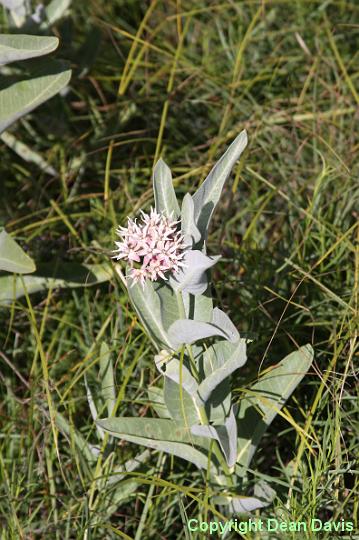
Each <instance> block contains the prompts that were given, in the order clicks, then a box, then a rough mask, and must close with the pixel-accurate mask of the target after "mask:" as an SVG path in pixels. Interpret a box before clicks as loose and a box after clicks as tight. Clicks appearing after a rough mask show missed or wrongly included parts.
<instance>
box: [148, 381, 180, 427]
mask: <svg viewBox="0 0 359 540" xmlns="http://www.w3.org/2000/svg"><path fill="white" fill-rule="evenodd" d="M147 395H148V399H149V401H150V403H149V405H151V407H153V409H154V410H155V412H156V414H157V415H158V416H159V417H160V418H171V415H170V413H169V412H168V409H167V407H166V405H165V400H164V392H163V390H162V388H158V387H157V386H150V387H149V388H148V389H147ZM173 419H174V418H173Z"/></svg>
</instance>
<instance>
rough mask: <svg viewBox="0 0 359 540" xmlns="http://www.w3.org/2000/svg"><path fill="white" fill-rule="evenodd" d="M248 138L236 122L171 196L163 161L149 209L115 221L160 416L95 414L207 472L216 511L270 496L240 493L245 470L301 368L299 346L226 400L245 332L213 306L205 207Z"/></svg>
mask: <svg viewBox="0 0 359 540" xmlns="http://www.w3.org/2000/svg"><path fill="white" fill-rule="evenodd" d="M246 145H247V134H246V131H242V132H241V133H240V134H239V135H238V137H237V138H236V139H235V140H234V142H233V143H232V144H231V145H230V146H229V148H228V149H227V151H226V152H225V154H224V155H223V156H222V158H221V159H220V160H219V161H218V162H217V164H216V165H215V166H214V167H213V169H212V170H211V172H210V173H209V175H208V177H207V178H206V180H205V181H204V182H203V183H202V184H201V185H200V187H199V188H198V190H197V191H196V193H195V194H194V195H190V194H189V193H187V194H186V195H185V196H184V198H183V200H182V203H181V205H180V204H179V202H178V200H177V197H176V194H175V191H174V188H173V184H172V176H171V171H170V169H169V167H168V166H167V165H166V164H165V163H164V161H163V160H162V159H160V160H159V161H158V162H157V164H156V166H155V168H154V172H153V190H154V199H155V208H154V209H151V211H150V213H149V214H147V213H145V212H143V211H142V212H141V215H140V216H139V217H138V218H137V219H134V220H133V219H130V218H129V219H128V223H127V226H122V227H119V229H118V231H117V234H118V237H119V239H118V241H117V242H116V249H115V250H114V258H115V259H116V260H117V261H119V262H118V263H116V266H117V265H124V264H126V271H125V275H123V274H122V271H121V270H120V268H119V267H118V270H119V273H120V274H121V275H122V276H123V279H124V281H125V283H126V286H127V290H128V295H129V298H130V300H131V302H132V304H133V306H134V308H135V310H136V312H137V315H138V317H139V320H140V321H141V323H142V325H143V328H144V329H145V330H146V332H147V334H148V337H149V338H150V340H151V341H152V343H153V345H154V347H155V349H156V354H155V356H154V363H155V366H156V368H157V370H158V372H159V374H160V375H161V376H162V379H163V384H161V385H158V386H151V387H150V388H149V389H148V398H149V401H150V402H151V404H152V405H153V409H154V411H155V412H156V414H157V415H158V418H143V417H141V418H130V417H114V416H109V417H108V418H103V419H97V425H98V427H99V428H100V429H102V430H103V431H104V432H108V434H109V435H111V436H113V437H118V438H120V439H124V440H127V441H129V442H132V443H136V444H138V445H142V446H145V447H148V448H152V449H155V450H159V451H162V452H167V453H169V454H172V455H174V456H177V457H179V458H181V459H184V460H187V461H189V462H191V463H192V464H194V465H195V466H196V467H198V468H199V469H202V470H203V471H206V476H207V480H208V482H209V486H210V489H211V496H212V499H211V500H212V503H213V504H216V505H220V506H221V507H222V508H223V509H224V511H227V513H230V512H250V511H252V510H255V509H257V508H261V507H263V506H265V505H267V504H269V503H270V502H271V501H272V500H273V497H274V491H273V490H272V488H271V487H270V486H269V485H268V484H266V483H264V482H263V481H260V482H258V483H257V484H256V485H255V486H254V493H253V494H251V495H250V494H249V493H246V482H247V471H248V468H249V466H250V462H251V460H252V457H253V454H254V452H255V450H256V448H257V446H258V444H259V442H260V439H261V437H262V435H263V433H264V432H265V430H266V428H267V427H268V426H269V424H270V423H271V422H272V420H273V418H274V417H275V415H276V414H277V412H278V411H279V410H280V409H281V407H282V406H283V404H284V402H285V401H286V400H287V398H288V397H289V396H290V394H291V393H292V392H293V390H294V389H295V387H296V386H297V385H298V383H299V382H300V381H301V379H302V378H303V376H304V375H305V373H306V372H307V371H308V369H309V367H310V365H311V363H312V359H313V351H312V348H311V346H310V345H305V346H304V347H301V348H299V349H298V350H296V351H294V352H292V353H291V354H289V355H288V356H286V357H285V358H284V359H283V360H282V361H280V362H277V363H276V364H275V366H273V367H272V368H271V369H269V370H266V372H265V374H264V375H262V376H261V377H259V379H258V380H257V381H256V382H255V383H254V384H252V385H251V386H249V387H248V388H246V389H245V390H244V391H243V392H242V397H241V398H240V399H239V400H237V402H236V403H234V400H233V398H232V394H231V377H232V375H233V373H234V372H235V371H236V370H237V369H239V368H241V367H243V366H244V364H245V363H246V362H247V346H248V343H249V340H248V339H246V338H245V337H243V336H241V334H240V333H239V332H238V330H237V328H236V327H235V326H234V324H233V323H232V321H231V320H230V318H229V316H228V315H227V314H226V313H224V311H222V310H221V309H220V308H219V307H218V306H215V305H214V302H213V299H212V295H211V288H212V287H211V282H210V269H211V268H212V267H213V266H214V265H215V264H216V262H217V261H218V259H219V258H220V255H215V256H213V255H208V254H207V236H208V230H209V226H210V222H211V218H212V215H213V212H214V210H215V208H216V205H217V204H218V201H219V199H220V196H221V193H222V189H223V186H224V184H225V182H226V180H227V178H228V176H229V174H230V172H231V169H232V167H233V165H234V164H235V163H236V161H237V160H238V159H239V157H240V156H241V154H242V152H243V150H244V149H245V147H246Z"/></svg>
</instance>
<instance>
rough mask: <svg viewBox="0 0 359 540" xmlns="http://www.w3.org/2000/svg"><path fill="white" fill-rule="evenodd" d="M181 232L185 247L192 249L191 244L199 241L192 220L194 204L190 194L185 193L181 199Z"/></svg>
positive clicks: (194, 223) (198, 233) (199, 237)
mask: <svg viewBox="0 0 359 540" xmlns="http://www.w3.org/2000/svg"><path fill="white" fill-rule="evenodd" d="M181 232H182V234H183V236H184V238H185V242H186V244H187V245H189V246H190V247H192V245H193V244H197V242H199V241H200V239H201V233H200V232H199V230H198V228H197V225H196V222H195V219H194V203H193V199H192V197H191V195H190V193H186V195H185V196H184V197H183V201H182V208H181Z"/></svg>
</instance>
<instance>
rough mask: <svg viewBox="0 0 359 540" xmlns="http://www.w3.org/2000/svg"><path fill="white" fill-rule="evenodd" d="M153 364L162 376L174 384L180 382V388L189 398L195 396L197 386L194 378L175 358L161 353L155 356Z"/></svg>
mask: <svg viewBox="0 0 359 540" xmlns="http://www.w3.org/2000/svg"><path fill="white" fill-rule="evenodd" d="M155 364H156V367H157V369H158V371H159V372H160V373H161V374H162V375H164V376H166V377H168V378H169V379H172V381H175V382H176V383H180V381H181V386H182V388H183V389H184V390H186V392H188V393H189V394H190V395H191V396H194V395H195V394H196V392H197V389H198V384H197V382H196V380H195V378H194V377H193V376H192V375H191V372H190V371H189V369H188V368H187V367H186V366H185V365H184V364H183V363H182V365H181V362H180V361H179V360H178V359H177V358H175V357H173V356H169V355H168V353H167V351H161V352H160V353H159V354H157V355H156V356H155Z"/></svg>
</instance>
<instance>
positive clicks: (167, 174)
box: [153, 159, 180, 219]
mask: <svg viewBox="0 0 359 540" xmlns="http://www.w3.org/2000/svg"><path fill="white" fill-rule="evenodd" d="M153 191H154V195H155V206H156V211H157V212H159V213H163V214H164V215H165V216H167V217H172V219H177V218H178V216H179V215H180V209H179V205H178V201H177V198H176V193H175V190H174V188H173V184H172V174H171V170H170V168H169V167H168V165H166V163H165V162H164V161H163V159H159V160H158V161H157V163H156V165H155V168H154V170H153Z"/></svg>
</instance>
